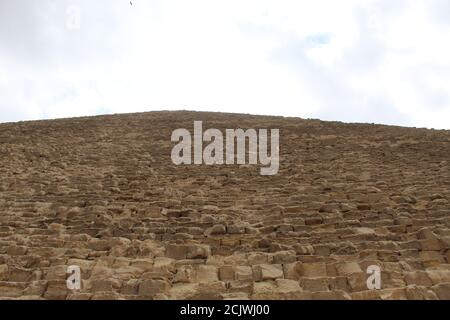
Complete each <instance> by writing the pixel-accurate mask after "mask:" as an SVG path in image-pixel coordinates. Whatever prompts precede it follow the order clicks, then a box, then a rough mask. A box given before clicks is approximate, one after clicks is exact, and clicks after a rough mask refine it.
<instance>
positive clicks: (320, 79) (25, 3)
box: [0, 0, 450, 128]
mask: <svg viewBox="0 0 450 320" xmlns="http://www.w3.org/2000/svg"><path fill="white" fill-rule="evenodd" d="M71 4H75V5H78V6H79V7H80V9H81V20H80V29H79V30H69V29H67V27H66V22H67V19H68V17H67V13H66V9H67V7H68V6H69V5H71ZM441 8H442V10H440V9H441ZM445 8H448V4H447V2H446V1H442V0H434V1H419V0H415V1H404V0H401V1H400V0H399V1H387V0H370V1H365V2H364V6H362V5H361V1H356V0H348V1H345V0H343V1H326V0H320V1H314V2H313V1H273V0H265V1H236V0H231V1H226V2H223V1H220V2H219V1H211V0H209V1H180V0H178V1H170V0H168V1H152V2H149V1H139V0H134V1H133V6H130V5H129V1H125V0H114V1H111V0H108V1H106V0H102V1H95V2H94V1H88V0H78V1H76V0H73V1H65V0H62V1H55V0H53V1H52V0H42V1H39V2H36V1H32V0H17V1H12V2H8V3H6V2H2V3H1V4H0V110H1V111H2V112H1V115H0V121H11V120H22V119H39V118H53V117H66V116H79V115H93V114H98V113H105V112H108V113H110V112H134V111H150V110H160V109H193V110H212V111H226V112H246V113H256V114H279V115H289V116H300V117H318V118H323V119H327V120H342V121H361V122H381V123H388V124H400V125H411V126H426V127H436V128H450V122H449V121H446V119H449V117H448V116H449V112H450V96H449V94H448V93H449V92H450V88H449V84H450V59H449V58H448V57H449V56H450V44H449V42H448V39H449V38H450V37H449V36H450V23H449V21H450V20H449V19H446V17H448V16H445V14H444V13H442V12H441V11H443V10H444V9H445Z"/></svg>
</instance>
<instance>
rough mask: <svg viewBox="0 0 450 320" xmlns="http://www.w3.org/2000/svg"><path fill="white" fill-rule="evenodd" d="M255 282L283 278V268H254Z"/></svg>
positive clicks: (264, 266)
mask: <svg viewBox="0 0 450 320" xmlns="http://www.w3.org/2000/svg"><path fill="white" fill-rule="evenodd" d="M253 277H254V279H255V281H265V280H274V279H277V278H283V267H282V266H281V265H279V264H258V265H255V266H253Z"/></svg>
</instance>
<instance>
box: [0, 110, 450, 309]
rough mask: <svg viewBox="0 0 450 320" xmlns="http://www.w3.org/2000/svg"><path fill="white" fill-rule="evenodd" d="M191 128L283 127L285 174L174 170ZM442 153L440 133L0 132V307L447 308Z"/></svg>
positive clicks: (148, 117) (178, 116)
mask: <svg viewBox="0 0 450 320" xmlns="http://www.w3.org/2000/svg"><path fill="white" fill-rule="evenodd" d="M199 119H201V120H202V121H203V122H204V126H209V125H211V127H212V126H214V127H216V128H237V127H242V128H252V127H253V128H279V129H280V148H279V151H280V156H281V162H280V170H279V172H278V174H277V175H275V176H270V177H267V176H266V177H263V176H261V175H260V174H259V168H257V167H258V166H252V165H223V166H221V165H215V166H208V165H191V166H189V165H180V166H177V165H174V164H173V163H172V161H171V159H170V153H171V148H172V147H173V145H174V144H173V143H172V141H171V139H170V137H171V133H172V132H173V130H175V129H177V128H191V127H192V124H193V121H194V120H199ZM448 150H450V133H449V132H447V131H442V130H441V131H439V130H426V129H413V128H401V127H390V126H379V125H361V124H342V123H334V122H333V123H324V122H321V121H317V120H302V119H295V118H279V117H259V116H250V115H232V114H221V113H194V112H152V113H142V114H129V115H116V116H100V117H94V118H80V119H60V120H54V121H43V122H24V123H11V124H0V299H71V300H75V299H94V300H96V299H195V298H199V299H201V298H205V299H258V298H260V299H384V300H392V299H450V298H449V297H448V292H450V289H449V288H448V283H450V275H449V272H450V266H449V262H450V229H449V226H450V219H449V217H448V214H449V211H448V208H449V200H450V188H449V185H450V184H449V181H450V170H449V164H450V161H449V160H450V159H449V154H448ZM380 165H381V166H382V168H381V169H380ZM373 265H376V266H378V267H380V270H381V280H382V281H381V289H380V290H369V289H368V288H367V282H366V281H367V278H368V277H369V276H370V274H368V273H367V268H368V267H369V266H373ZM68 266H79V267H80V271H81V278H82V279H81V280H82V288H81V290H69V289H68V288H67V284H66V278H67V277H68V276H69V275H68V274H67V267H68Z"/></svg>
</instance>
